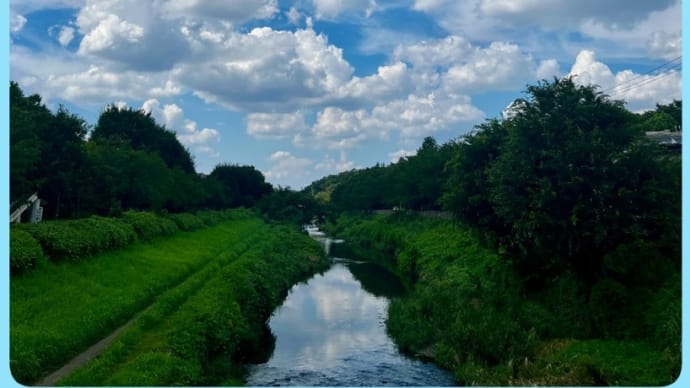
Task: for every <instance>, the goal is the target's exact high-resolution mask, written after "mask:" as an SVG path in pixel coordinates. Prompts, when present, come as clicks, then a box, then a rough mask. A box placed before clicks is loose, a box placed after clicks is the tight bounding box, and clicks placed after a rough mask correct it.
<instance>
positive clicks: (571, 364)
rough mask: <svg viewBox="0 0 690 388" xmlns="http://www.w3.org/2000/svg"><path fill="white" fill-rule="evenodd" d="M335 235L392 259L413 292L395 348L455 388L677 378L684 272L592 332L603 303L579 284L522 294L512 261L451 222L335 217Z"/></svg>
mask: <svg viewBox="0 0 690 388" xmlns="http://www.w3.org/2000/svg"><path fill="white" fill-rule="evenodd" d="M329 232H330V233H335V234H336V235H337V236H338V237H342V238H345V239H346V241H348V243H350V245H351V246H352V249H353V250H354V252H355V253H356V254H357V255H358V256H360V257H363V258H372V257H373V258H374V259H375V260H379V261H384V262H387V264H388V265H389V266H392V267H393V268H394V269H395V271H396V272H397V273H398V274H399V275H400V277H401V278H403V279H404V280H405V281H406V282H407V283H408V285H409V286H410V287H411V288H412V292H410V293H409V294H408V296H406V297H405V298H403V299H400V300H396V301H393V303H392V304H391V306H390V310H389V319H388V321H387V329H388V331H389V333H390V334H391V335H392V337H393V338H394V340H395V342H396V343H397V344H398V346H399V347H400V349H401V350H403V351H404V352H407V353H410V354H416V355H419V356H423V357H429V358H432V359H434V360H435V362H437V363H438V364H440V365H441V366H443V367H445V368H447V369H449V370H451V371H453V373H454V375H455V379H456V382H457V383H458V384H459V385H666V384H670V383H671V382H673V381H674V380H675V378H676V377H677V376H678V373H679V371H680V361H681V360H680V276H670V277H669V278H668V280H667V281H666V282H665V283H662V284H663V285H662V286H660V287H658V288H652V289H648V290H644V292H643V291H642V290H636V291H635V293H634V294H633V295H637V296H640V297H639V299H638V300H634V301H632V300H628V301H627V303H628V305H626V306H621V311H622V313H621V314H622V315H621V316H620V317H615V318H612V317H611V316H607V319H610V320H611V321H610V322H608V321H607V322H606V325H604V326H603V327H608V328H625V330H623V329H621V330H618V331H616V332H614V331H613V330H612V331H611V332H608V333H598V334H597V333H595V332H594V331H592V329H591V328H590V327H586V322H592V321H594V322H598V321H597V319H599V317H600V314H601V309H602V308H601V305H599V303H601V301H600V300H598V299H597V297H596V296H595V295H596V293H597V290H598V289H597V288H595V290H594V291H592V295H591V296H590V298H589V301H587V300H586V298H585V297H583V295H582V294H581V293H580V290H578V288H577V287H576V285H575V283H574V280H573V279H569V278H568V277H567V276H564V277H562V278H560V279H554V283H553V284H552V285H549V286H547V288H545V289H544V290H543V292H541V293H538V294H530V295H526V294H525V293H524V292H523V291H522V288H521V287H520V282H519V279H518V278H517V277H516V275H515V272H514V271H513V270H512V267H511V265H510V262H509V260H508V259H507V258H505V257H501V256H500V255H499V254H497V253H496V252H494V251H492V250H490V249H486V248H483V247H482V246H480V244H479V243H478V242H477V238H476V236H473V235H472V233H471V232H470V231H469V230H467V229H464V228H463V227H461V226H458V225H455V224H453V223H452V222H450V221H444V220H437V219H424V218H420V217H415V216H410V215H405V214H394V215H392V216H388V217H385V216H375V217H341V218H340V219H339V220H338V223H337V224H336V225H335V226H334V227H332V230H330V231H329Z"/></svg>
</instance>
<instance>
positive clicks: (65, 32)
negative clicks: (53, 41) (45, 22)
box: [58, 26, 74, 46]
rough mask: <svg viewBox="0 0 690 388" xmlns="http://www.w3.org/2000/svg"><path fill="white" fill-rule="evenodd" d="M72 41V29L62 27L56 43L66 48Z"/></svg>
mask: <svg viewBox="0 0 690 388" xmlns="http://www.w3.org/2000/svg"><path fill="white" fill-rule="evenodd" d="M72 39H74V28H72V27H68V26H63V27H62V28H61V29H60V34H59V35H58V42H60V45H62V46H67V45H68V44H70V42H71V41H72Z"/></svg>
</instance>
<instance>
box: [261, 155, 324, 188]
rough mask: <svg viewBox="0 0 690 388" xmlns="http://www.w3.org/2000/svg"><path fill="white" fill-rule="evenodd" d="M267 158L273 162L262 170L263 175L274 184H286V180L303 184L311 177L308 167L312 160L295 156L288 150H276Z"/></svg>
mask: <svg viewBox="0 0 690 388" xmlns="http://www.w3.org/2000/svg"><path fill="white" fill-rule="evenodd" d="M268 160H269V161H271V162H272V163H273V164H272V166H271V167H270V168H269V169H268V170H267V171H264V176H266V179H267V180H268V181H270V182H272V183H274V184H278V185H283V186H287V183H288V182H293V183H294V182H299V183H300V184H301V185H302V186H304V185H306V184H307V183H308V181H310V179H313V176H312V174H311V171H309V167H310V166H311V165H313V164H314V162H312V161H311V160H309V159H306V158H299V157H296V156H294V155H292V154H291V153H290V152H288V151H276V152H274V153H273V154H271V156H269V157H268Z"/></svg>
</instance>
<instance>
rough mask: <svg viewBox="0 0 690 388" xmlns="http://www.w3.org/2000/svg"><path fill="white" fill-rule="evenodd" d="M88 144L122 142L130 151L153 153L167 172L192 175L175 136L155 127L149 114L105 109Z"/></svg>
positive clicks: (188, 156) (186, 153)
mask: <svg viewBox="0 0 690 388" xmlns="http://www.w3.org/2000/svg"><path fill="white" fill-rule="evenodd" d="M91 140H92V141H94V142H96V143H99V144H108V143H110V142H113V141H115V142H124V143H126V144H129V145H130V146H131V147H132V149H134V150H144V151H147V152H155V153H157V154H158V155H159V156H160V157H161V159H163V161H164V162H165V164H166V165H167V166H168V167H170V168H179V169H181V170H182V171H184V172H186V173H189V174H194V173H195V170H194V161H193V159H192V156H191V154H190V153H189V151H188V150H187V149H185V147H184V146H183V145H182V144H181V143H180V142H179V141H178V140H177V137H176V136H175V133H174V132H171V131H169V130H167V129H165V128H164V127H162V126H160V125H158V124H157V123H156V121H155V120H154V119H153V117H151V113H147V112H144V111H143V110H134V109H132V108H126V109H121V108H118V107H116V106H113V105H111V106H109V107H107V108H106V109H105V110H104V111H103V112H102V113H101V115H100V116H99V117H98V122H97V124H96V127H95V128H94V130H93V133H92V134H91Z"/></svg>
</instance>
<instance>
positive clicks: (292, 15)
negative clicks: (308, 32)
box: [285, 7, 302, 25]
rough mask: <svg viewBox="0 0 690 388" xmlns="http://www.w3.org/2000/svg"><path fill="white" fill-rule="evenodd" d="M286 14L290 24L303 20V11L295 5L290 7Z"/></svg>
mask: <svg viewBox="0 0 690 388" xmlns="http://www.w3.org/2000/svg"><path fill="white" fill-rule="evenodd" d="M285 16H287V18H288V21H289V22H290V24H295V25H297V24H299V22H300V20H302V13H300V11H298V10H297V8H295V7H290V9H289V10H288V11H287V12H286V13H285Z"/></svg>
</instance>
